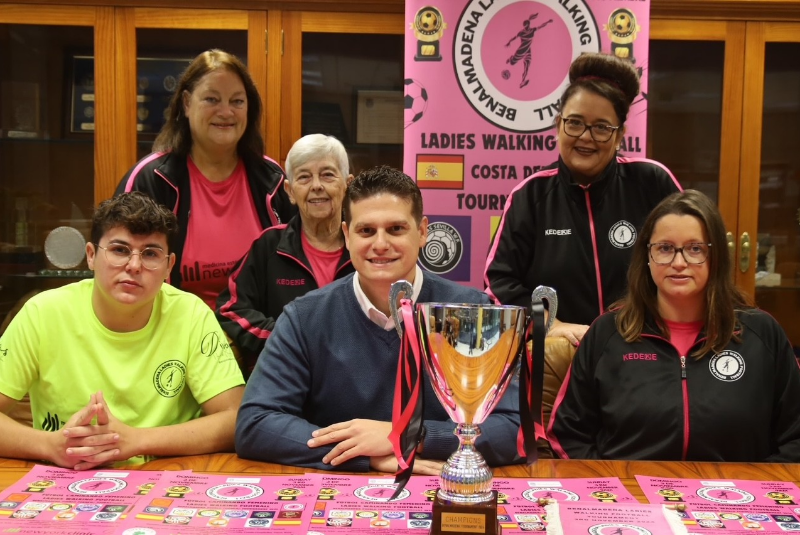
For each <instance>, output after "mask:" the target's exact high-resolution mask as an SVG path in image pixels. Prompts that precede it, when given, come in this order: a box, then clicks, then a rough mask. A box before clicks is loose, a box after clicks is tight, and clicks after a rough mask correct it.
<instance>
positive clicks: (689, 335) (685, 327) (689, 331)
mask: <svg viewBox="0 0 800 535" xmlns="http://www.w3.org/2000/svg"><path fill="white" fill-rule="evenodd" d="M664 323H666V324H667V327H669V335H670V336H669V337H670V342H672V345H674V346H675V348H676V349H677V350H678V353H680V354H681V356H682V357H688V356H689V350H690V349H691V348H692V346H693V345H694V342H695V340H697V335H698V334H700V331H702V330H703V322H702V321H687V322H682V321H669V320H664Z"/></svg>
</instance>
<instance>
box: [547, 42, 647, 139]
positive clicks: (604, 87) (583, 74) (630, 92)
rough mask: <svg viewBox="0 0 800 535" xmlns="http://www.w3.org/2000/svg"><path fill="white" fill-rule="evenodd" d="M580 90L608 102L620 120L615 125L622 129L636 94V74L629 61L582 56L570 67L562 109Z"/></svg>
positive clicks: (597, 53)
mask: <svg viewBox="0 0 800 535" xmlns="http://www.w3.org/2000/svg"><path fill="white" fill-rule="evenodd" d="M581 89H585V90H587V91H591V92H592V93H595V94H596V95H600V96H601V97H603V98H604V99H606V100H608V101H609V102H610V103H611V105H612V106H613V107H614V111H615V112H616V114H617V118H618V119H619V125H618V126H622V125H624V124H625V121H626V120H627V119H628V112H629V111H630V109H631V104H632V103H633V99H635V98H636V95H638V94H639V73H638V72H637V70H636V67H634V66H633V64H632V63H631V62H630V61H627V60H624V59H622V58H619V57H617V56H614V55H613V54H603V53H601V52H592V53H586V54H581V55H580V56H578V57H577V58H575V61H573V62H572V65H570V66H569V85H568V86H567V89H565V90H564V94H562V95H561V109H564V106H565V105H566V104H567V101H568V100H569V99H571V98H572V97H573V96H574V95H575V93H577V92H578V91H579V90H581Z"/></svg>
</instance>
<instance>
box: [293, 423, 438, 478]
mask: <svg viewBox="0 0 800 535" xmlns="http://www.w3.org/2000/svg"><path fill="white" fill-rule="evenodd" d="M391 430H392V424H391V423H390V422H379V421H376V420H362V419H355V420H350V421H347V422H339V423H337V424H333V425H329V426H328V427H323V428H321V429H317V430H316V431H314V432H313V433H311V439H310V440H309V441H308V447H309V448H318V447H320V446H328V445H331V444H336V446H334V448H333V449H332V450H331V451H329V452H328V453H327V454H325V456H324V457H322V462H323V463H325V464H330V465H331V466H338V465H340V464H342V463H344V462H347V461H349V460H350V459H353V458H355V457H359V456H365V457H369V466H370V468H372V469H373V470H377V471H379V472H395V471H396V470H397V459H395V456H394V453H393V452H392V443H391V442H389V433H390V432H391ZM442 464H443V463H442V462H441V461H432V460H429V459H420V458H419V456H417V458H416V460H415V461H414V473H415V474H423V475H429V476H436V475H439V473H440V472H441V469H442Z"/></svg>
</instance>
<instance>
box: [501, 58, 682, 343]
mask: <svg viewBox="0 0 800 535" xmlns="http://www.w3.org/2000/svg"><path fill="white" fill-rule="evenodd" d="M569 79H570V85H569V86H568V87H567V89H566V90H565V91H564V94H563V96H562V97H561V104H562V105H561V110H560V113H559V115H558V116H557V118H556V130H557V136H558V154H559V157H558V162H556V163H554V164H553V165H551V166H549V167H548V168H547V169H544V170H542V171H539V172H538V173H536V174H534V175H533V176H531V177H529V178H527V179H526V180H525V181H523V182H522V183H521V184H519V186H517V187H516V188H515V189H514V190H513V191H512V192H511V195H510V196H509V198H508V200H507V201H506V206H505V209H504V211H503V218H502V220H501V221H500V225H499V227H498V229H497V234H496V236H495V239H494V242H493V244H492V247H491V249H490V251H489V255H488V258H487V260H486V268H485V283H486V287H487V288H486V293H488V294H489V296H490V297H492V298H494V299H495V300H497V301H498V302H499V303H502V304H504V305H519V306H526V307H527V306H530V304H531V292H532V291H533V289H534V288H536V287H537V286H539V285H545V286H550V287H553V288H554V289H555V290H556V291H557V292H558V304H559V306H558V318H556V320H557V321H556V323H555V325H554V326H553V328H552V329H551V330H550V332H549V333H548V336H565V337H566V338H567V339H568V340H569V341H570V342H571V343H572V344H573V345H577V344H578V341H579V340H580V339H581V337H582V336H583V334H584V333H585V332H586V329H588V327H589V324H590V323H591V322H592V321H593V320H594V319H595V318H596V317H597V316H599V315H600V314H602V313H603V312H605V311H606V310H607V308H608V305H610V304H611V303H613V302H614V301H616V300H617V299H619V298H620V297H622V295H623V294H624V293H625V274H626V272H627V269H628V264H629V263H630V260H631V251H632V247H633V245H634V244H635V243H636V241H637V233H638V230H639V229H640V228H641V226H642V223H644V220H645V218H646V217H647V214H649V213H650V211H651V210H652V209H653V208H654V207H655V206H656V205H657V204H658V203H659V202H661V200H662V199H664V198H665V197H666V196H668V195H670V194H672V193H674V192H676V191H680V190H681V187H680V185H679V184H678V182H677V180H675V177H674V176H673V175H672V173H671V172H670V171H669V169H667V168H666V167H664V166H663V165H662V164H660V163H658V162H655V161H652V160H647V159H643V158H624V157H621V156H620V155H618V151H619V148H620V144H621V142H622V140H623V136H624V135H625V120H626V118H627V116H628V112H629V111H630V108H631V103H632V102H633V100H634V98H636V96H637V95H638V94H639V76H638V74H637V72H636V68H635V67H633V66H632V65H631V63H630V62H629V61H625V60H622V59H620V58H617V57H615V56H612V55H609V54H583V55H581V56H580V57H578V58H577V59H576V60H575V61H574V62H573V63H572V65H571V66H570V69H569Z"/></svg>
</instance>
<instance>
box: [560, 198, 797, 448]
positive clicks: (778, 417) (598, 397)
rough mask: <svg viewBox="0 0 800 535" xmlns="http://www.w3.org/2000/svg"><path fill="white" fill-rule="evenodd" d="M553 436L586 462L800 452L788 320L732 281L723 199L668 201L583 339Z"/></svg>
mask: <svg viewBox="0 0 800 535" xmlns="http://www.w3.org/2000/svg"><path fill="white" fill-rule="evenodd" d="M548 435H549V438H550V444H551V446H552V447H553V449H554V450H555V451H556V453H558V454H559V455H560V456H562V457H565V458H579V459H650V460H674V461H677V460H690V461H726V462H740V461H741V462H762V461H764V462H798V461H800V369H798V366H797V361H796V360H795V357H794V353H793V351H792V347H791V345H790V344H789V340H788V339H787V338H786V334H785V333H784V332H783V329H781V327H780V325H778V323H777V322H776V321H775V320H774V319H773V318H772V316H770V315H769V314H766V313H765V312H762V311H761V310H758V309H756V308H753V307H752V306H750V305H749V302H748V298H747V296H746V295H744V294H743V293H742V292H741V291H740V290H739V289H738V288H736V286H735V285H734V282H733V271H732V264H731V259H730V256H729V254H728V246H727V242H726V239H725V225H724V223H723V221H722V216H721V215H720V213H719V211H718V210H717V208H716V206H715V205H714V203H713V202H712V201H711V200H710V199H709V198H708V197H706V196H705V195H703V194H702V193H700V192H698V191H695V190H687V191H685V192H683V193H676V194H673V195H670V196H669V197H667V198H666V199H664V201H662V202H661V203H660V204H659V205H658V206H656V208H655V209H654V210H653V212H652V213H651V214H650V216H649V217H648V218H647V220H646V221H645V223H644V226H643V228H642V231H641V236H640V237H639V240H638V241H637V242H636V245H635V246H634V248H633V258H632V260H631V265H630V269H629V271H628V291H627V294H626V295H625V297H624V298H623V299H621V300H620V301H619V302H618V303H616V304H615V305H613V306H612V311H611V312H608V313H606V314H603V315H602V316H600V317H599V318H598V319H597V321H595V322H594V323H593V324H592V326H591V327H590V328H589V331H588V332H587V333H586V336H585V337H584V339H583V342H581V345H580V347H579V348H578V352H577V354H576V355H575V359H574V360H573V362H572V367H571V368H570V372H569V374H568V375H567V379H566V380H565V381H564V384H563V385H562V387H561V391H560V392H559V394H558V398H557V400H556V403H555V407H554V408H553V414H552V417H551V419H550V429H549V430H548Z"/></svg>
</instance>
